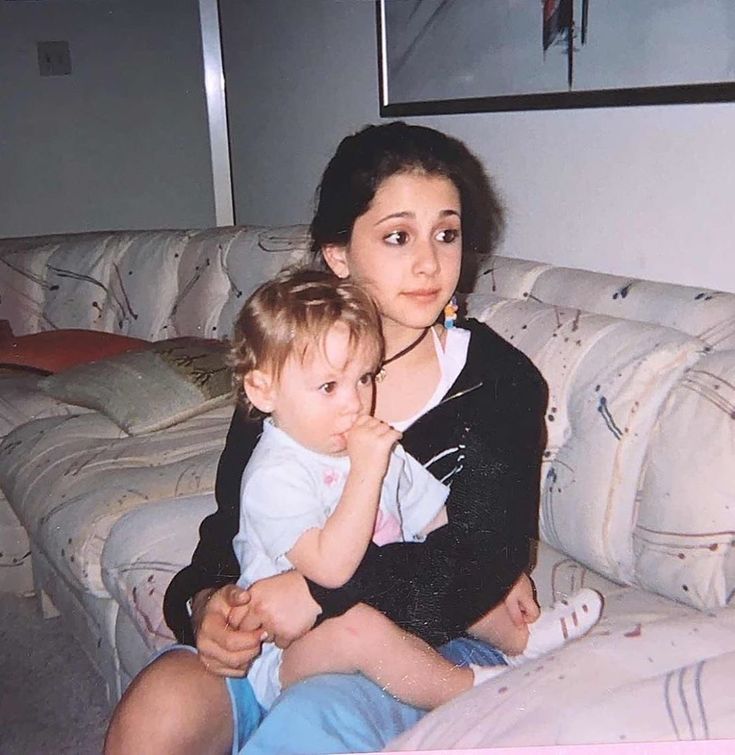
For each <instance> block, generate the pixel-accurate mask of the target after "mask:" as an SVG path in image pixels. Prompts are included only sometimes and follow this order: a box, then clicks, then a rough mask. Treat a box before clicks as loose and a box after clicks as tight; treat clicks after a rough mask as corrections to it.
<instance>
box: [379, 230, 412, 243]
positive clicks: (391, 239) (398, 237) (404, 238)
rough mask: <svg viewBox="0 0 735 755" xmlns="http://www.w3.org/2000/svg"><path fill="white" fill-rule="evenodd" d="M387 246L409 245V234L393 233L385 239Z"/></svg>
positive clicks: (403, 232)
mask: <svg viewBox="0 0 735 755" xmlns="http://www.w3.org/2000/svg"><path fill="white" fill-rule="evenodd" d="M384 240H385V242H386V243H387V244H393V245H394V246H403V245H404V244H407V243H408V234H407V233H406V232H405V231H393V232H392V233H389V234H388V235H387V236H386V237H385V239H384Z"/></svg>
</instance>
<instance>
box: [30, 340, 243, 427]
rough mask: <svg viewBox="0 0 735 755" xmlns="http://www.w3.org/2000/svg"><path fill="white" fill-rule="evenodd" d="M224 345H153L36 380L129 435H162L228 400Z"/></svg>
mask: <svg viewBox="0 0 735 755" xmlns="http://www.w3.org/2000/svg"><path fill="white" fill-rule="evenodd" d="M228 350H229V346H228V344H226V343H225V342H223V341H215V340H208V339H204V338H187V337H184V338H172V339H169V340H166V341H156V342H155V343H153V344H151V348H150V349H147V350H145V351H136V352H130V353H126V354H120V355H118V356H114V357H109V358H108V359H102V360H99V361H97V362H89V363H88V364H84V365H80V366H78V367H72V368H71V369H67V370H64V371H63V372H60V373H59V374H57V375H50V376H49V377H46V378H43V380H41V381H40V383H39V384H40V388H41V390H43V391H44V392H45V393H47V394H48V395H50V396H53V397H54V398H56V399H58V400H59V401H64V402H66V403H68V404H75V405H77V406H85V407H87V408H89V409H95V410H96V411H99V412H101V413H102V414H105V415H106V416H107V417H109V418H110V419H111V420H112V421H113V422H115V424H117V425H119V426H120V427H121V428H122V429H123V430H125V432H127V433H128V434H130V435H141V434H143V433H149V432H153V431H154V430H162V429H163V428H165V427H170V426H171V425H175V424H176V423H178V422H182V421H183V420H185V419H189V418H190V417H194V416H196V415H197V414H201V413H203V412H206V411H208V410H210V409H214V408H216V407H218V406H222V405H224V404H227V403H228V402H229V401H231V400H232V396H233V393H232V382H231V372H230V369H229V367H228V366H227V364H226V356H227V353H228Z"/></svg>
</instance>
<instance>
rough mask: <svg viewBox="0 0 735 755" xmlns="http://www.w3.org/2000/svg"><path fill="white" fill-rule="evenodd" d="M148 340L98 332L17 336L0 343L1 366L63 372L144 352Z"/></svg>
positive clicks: (58, 332) (85, 331)
mask: <svg viewBox="0 0 735 755" xmlns="http://www.w3.org/2000/svg"><path fill="white" fill-rule="evenodd" d="M149 346H150V343H149V342H148V341H144V340H142V339H140V338H130V337H128V336H121V335H118V334H116V333H105V332H103V331H98V330H81V329H76V328H71V329H69V330H49V331H45V332H41V333H33V334H31V335H26V336H14V337H11V338H9V339H8V340H6V341H5V342H4V343H0V366H6V365H16V366H19V367H30V368H31V369H35V370H42V371H44V372H47V373H48V372H61V371H62V370H65V369H67V368H69V367H74V366H75V365H78V364H86V363H87V362H92V361H94V360H96V359H105V358H106V357H110V356H114V355H115V354H122V353H125V352H128V351H136V350H140V349H145V348H148V347H149Z"/></svg>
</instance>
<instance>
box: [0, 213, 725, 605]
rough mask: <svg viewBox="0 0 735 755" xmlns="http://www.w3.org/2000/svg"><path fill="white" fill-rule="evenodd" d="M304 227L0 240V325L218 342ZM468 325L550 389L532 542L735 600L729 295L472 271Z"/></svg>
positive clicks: (615, 574)
mask: <svg viewBox="0 0 735 755" xmlns="http://www.w3.org/2000/svg"><path fill="white" fill-rule="evenodd" d="M307 249H308V235H307V229H306V228H305V227H304V226H292V227H286V228H255V227H233V228H224V229H212V230H203V231H145V232H116V233H106V234H105V233H95V234H84V235H79V236H71V237H54V238H46V239H40V240H36V242H35V244H34V243H33V242H32V241H30V240H25V239H22V240H17V241H16V242H14V241H13V240H6V241H0V319H3V318H7V319H9V320H10V322H11V325H12V326H13V329H14V331H15V332H16V334H21V333H29V332H35V331H38V330H50V329H54V328H63V327H74V328H92V329H98V330H108V331H113V332H117V333H123V334H126V335H132V336H138V337H142V338H147V339H160V338H166V337H172V336H177V335H185V334H188V335H199V336H203V337H225V336H227V335H228V334H229V332H230V329H231V327H232V323H233V322H234V319H235V315H236V314H237V311H238V310H239V308H240V306H241V305H242V303H243V302H244V301H245V299H246V298H247V296H248V295H249V294H250V293H251V292H252V291H253V290H254V288H255V287H256V286H257V285H259V284H260V283H261V282H263V281H265V280H267V279H268V278H270V277H272V276H273V275H274V274H275V273H276V272H277V271H278V270H279V269H281V268H282V267H283V266H284V265H286V264H291V263H297V262H299V261H302V260H304V259H305V258H306V255H307ZM480 263H481V264H480V275H479V279H478V283H477V286H476V292H475V293H473V294H472V295H470V296H469V297H468V300H467V308H468V313H469V314H470V315H472V316H475V317H478V318H479V319H481V320H484V321H485V322H487V323H488V324H489V325H490V326H491V327H493V328H494V329H496V330H497V331H498V332H499V333H500V334H501V335H502V336H504V337H505V338H507V339H508V340H509V341H511V342H512V343H514V344H515V345H516V346H517V347H518V348H520V349H521V350H522V351H524V352H525V353H527V354H528V355H529V356H530V357H531V359H532V360H533V361H534V362H535V363H536V364H537V366H538V367H539V368H540V369H541V371H542V372H543V374H544V376H545V377H546V379H547V381H548V383H549V387H550V402H549V409H548V413H547V427H548V432H549V443H548V447H547V449H546V451H545V455H544V467H543V477H542V490H541V518H540V525H541V535H542V538H543V539H544V540H546V541H547V542H548V543H549V544H551V545H552V546H554V547H556V548H559V549H561V550H563V551H564V552H566V553H567V554H569V555H570V556H572V557H573V558H575V559H577V560H579V561H581V562H583V563H585V564H587V565H589V566H591V567H592V568H594V569H596V570H597V571H599V572H601V573H602V574H604V575H605V576H607V577H610V578H611V579H614V580H617V581H620V582H625V583H633V584H639V585H641V586H644V587H647V588H649V589H653V590H655V591H657V592H660V593H662V594H664V595H668V596H669V597H672V598H675V599H678V600H682V601H684V602H687V603H689V604H691V605H694V606H697V607H700V608H712V607H715V606H719V605H724V604H725V603H727V602H728V601H730V600H731V598H732V596H733V592H734V591H735V514H733V512H735V485H734V484H733V482H734V479H733V475H732V470H731V468H732V464H733V459H735V350H734V349H735V295H733V294H727V293H722V292H716V291H707V290H702V289H698V288H690V287H686V286H676V285H671V284H663V283H655V282H651V281H643V280H631V279H623V278H619V277H616V276H610V275H602V274H599V273H593V272H589V271H583V270H573V269H569V268H555V267H552V266H550V265H548V264H546V263H539V262H533V261H530V260H520V259H511V258H507V257H506V258H504V257H495V258H491V259H482V260H480Z"/></svg>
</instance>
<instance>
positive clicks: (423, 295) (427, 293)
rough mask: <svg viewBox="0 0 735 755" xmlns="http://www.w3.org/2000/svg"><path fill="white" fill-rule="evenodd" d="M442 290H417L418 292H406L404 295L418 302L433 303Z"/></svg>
mask: <svg viewBox="0 0 735 755" xmlns="http://www.w3.org/2000/svg"><path fill="white" fill-rule="evenodd" d="M439 292H440V289H438V288H431V289H417V290H416V291H404V292H403V295H404V296H407V297H408V298H409V299H414V300H416V301H432V300H434V299H436V297H437V296H438V295H439Z"/></svg>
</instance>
